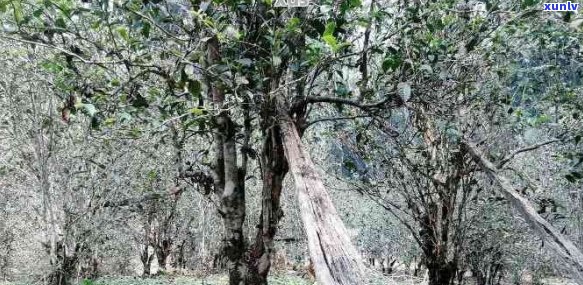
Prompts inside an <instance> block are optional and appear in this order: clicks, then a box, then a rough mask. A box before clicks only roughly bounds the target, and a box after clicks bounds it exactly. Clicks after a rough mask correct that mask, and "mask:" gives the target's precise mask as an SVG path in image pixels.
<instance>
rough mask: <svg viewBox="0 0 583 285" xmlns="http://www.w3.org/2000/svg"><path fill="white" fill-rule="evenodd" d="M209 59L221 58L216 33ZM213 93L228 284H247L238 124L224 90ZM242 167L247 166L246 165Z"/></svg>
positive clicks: (216, 168)
mask: <svg viewBox="0 0 583 285" xmlns="http://www.w3.org/2000/svg"><path fill="white" fill-rule="evenodd" d="M207 44H208V46H207V49H208V62H209V64H211V65H212V64H214V63H216V62H218V61H220V53H219V41H218V38H217V37H216V36H215V37H213V38H211V39H209V40H208V41H207ZM210 96H211V98H210V99H211V100H212V104H213V107H214V111H215V112H218V114H217V115H216V116H215V118H214V119H215V130H216V132H215V151H216V154H215V156H216V157H215V165H214V169H213V170H214V172H215V177H214V183H215V191H216V193H217V195H219V196H220V201H221V202H220V203H221V204H220V209H219V212H220V214H221V217H222V220H223V224H224V225H225V233H224V239H223V250H224V251H223V252H224V253H225V255H226V257H227V268H228V270H229V284H230V285H240V284H244V281H245V276H246V273H247V269H246V264H245V262H244V260H243V257H244V253H245V237H244V236H243V222H244V221H245V177H241V179H240V177H239V168H238V166H237V147H236V141H235V134H236V130H235V124H234V123H233V121H232V120H231V117H230V114H229V112H228V111H227V110H226V109H225V107H226V106H225V95H224V93H223V90H221V88H219V87H218V86H216V84H211V85H210ZM243 167H246V166H245V165H243Z"/></svg>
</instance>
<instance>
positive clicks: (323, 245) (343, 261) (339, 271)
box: [279, 114, 364, 285]
mask: <svg viewBox="0 0 583 285" xmlns="http://www.w3.org/2000/svg"><path fill="white" fill-rule="evenodd" d="M279 126H280V128H281V134H282V139H283V146H284V151H285V156H286V158H287V162H288V164H289V167H290V172H291V174H292V176H293V178H294V181H295V186H296V188H297V191H298V199H299V205H300V211H301V216H302V221H303V223H304V229H305V231H306V235H307V237H308V249H309V251H310V257H311V260H312V262H313V264H314V269H315V273H316V278H317V280H318V283H319V284H323V285H330V284H347V285H348V284H350V285H355V284H364V282H363V277H364V274H363V270H364V264H363V263H362V260H361V257H360V254H359V253H358V251H357V249H356V248H355V247H354V245H353V244H352V242H351V241H350V237H349V235H348V232H347V230H346V227H345V226H344V223H343V222H342V220H341V219H340V217H339V215H338V212H337V211H336V208H335V207H334V204H333V203H332V200H331V199H330V196H329V195H328V192H327V191H326V188H325V187H324V183H323V182H322V178H321V177H320V176H319V175H318V172H317V171H316V168H315V166H314V163H313V162H312V160H311V158H310V156H309V154H308V153H307V152H306V151H305V150H304V148H303V145H302V142H301V140H300V136H299V133H298V130H297V128H296V126H295V124H294V123H293V122H292V120H291V118H290V117H289V116H288V115H287V114H283V115H282V118H281V119H280V121H279Z"/></svg>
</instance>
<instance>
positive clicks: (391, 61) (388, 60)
mask: <svg viewBox="0 0 583 285" xmlns="http://www.w3.org/2000/svg"><path fill="white" fill-rule="evenodd" d="M401 63H403V59H402V58H401V56H400V55H398V54H391V55H389V56H387V57H385V60H383V64H382V68H383V71H384V72H387V71H388V70H395V69H397V68H398V67H399V66H400V65H401Z"/></svg>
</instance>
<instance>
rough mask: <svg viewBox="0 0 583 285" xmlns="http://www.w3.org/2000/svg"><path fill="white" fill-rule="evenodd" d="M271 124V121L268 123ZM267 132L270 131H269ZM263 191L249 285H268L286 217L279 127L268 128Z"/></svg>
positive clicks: (284, 162) (284, 173)
mask: <svg viewBox="0 0 583 285" xmlns="http://www.w3.org/2000/svg"><path fill="white" fill-rule="evenodd" d="M266 123H271V122H266ZM266 129H267V128H266ZM261 165H262V177H263V190H262V201H261V206H262V208H261V216H260V221H259V225H258V226H257V235H256V237H255V243H254V244H253V245H252V247H251V249H250V251H249V276H248V283H247V284H253V285H255V284H267V275H268V274H269V270H270V268H271V260H272V257H273V254H274V247H273V245H274V240H273V239H274V237H275V234H276V232H277V225H278V223H279V220H280V219H281V218H282V217H283V213H282V211H281V208H280V197H281V191H282V189H283V180H284V178H285V175H286V174H287V172H288V165H287V162H286V160H285V155H284V151H283V145H282V141H281V135H280V132H279V127H277V126H274V127H272V128H269V130H268V131H267V133H266V140H265V142H264V145H263V153H262V157H261Z"/></svg>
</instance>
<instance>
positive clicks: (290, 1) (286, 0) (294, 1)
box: [273, 0, 310, 8]
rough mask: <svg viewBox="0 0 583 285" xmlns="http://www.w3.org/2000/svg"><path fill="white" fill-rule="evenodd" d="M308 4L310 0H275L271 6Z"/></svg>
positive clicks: (287, 6) (302, 5) (288, 6)
mask: <svg viewBox="0 0 583 285" xmlns="http://www.w3.org/2000/svg"><path fill="white" fill-rule="evenodd" d="M308 4H310V0H275V4H273V7H286V8H293V7H308Z"/></svg>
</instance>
